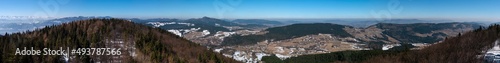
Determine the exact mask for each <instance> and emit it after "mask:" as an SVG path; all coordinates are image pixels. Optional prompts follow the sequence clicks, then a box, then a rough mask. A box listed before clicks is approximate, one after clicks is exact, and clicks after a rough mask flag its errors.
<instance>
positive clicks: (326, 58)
mask: <svg viewBox="0 0 500 63" xmlns="http://www.w3.org/2000/svg"><path fill="white" fill-rule="evenodd" d="M499 33H500V25H496V24H495V25H491V26H489V27H487V28H484V27H479V28H478V29H476V30H473V31H469V32H466V33H461V34H459V35H457V36H455V37H448V38H445V39H444V40H443V41H442V42H438V43H436V44H433V45H431V46H428V47H425V48H423V49H420V50H409V48H411V47H414V46H411V45H409V44H403V46H402V47H394V48H391V49H389V50H387V51H382V50H361V51H340V52H331V53H324V54H312V55H301V56H296V57H291V58H287V59H284V60H280V59H279V58H278V57H276V56H274V55H271V56H264V57H263V58H262V60H263V61H264V62H271V63H304V62H312V63H331V62H334V63H345V62H347V63H482V62H484V60H483V57H482V56H483V54H485V51H486V50H488V49H490V48H492V47H493V45H494V42H495V41H496V40H498V39H499V38H500V37H499V36H500V34H499Z"/></svg>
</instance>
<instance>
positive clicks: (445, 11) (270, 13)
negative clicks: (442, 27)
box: [0, 0, 500, 20]
mask: <svg viewBox="0 0 500 63" xmlns="http://www.w3.org/2000/svg"><path fill="white" fill-rule="evenodd" d="M391 3H392V4H393V5H391ZM394 3H396V4H394ZM499 6H500V0H0V9H1V10H0V16H33V15H35V16H50V17H67V16H113V17H126V18H131V17H139V18H159V17H164V18H200V17H203V16H208V17H215V18H228V19H231V18H233V19H236V18H377V16H381V15H384V16H386V15H390V16H391V17H390V18H448V19H494V20H498V19H500V17H499V16H500V7H499ZM381 11H389V12H386V13H384V12H381Z"/></svg>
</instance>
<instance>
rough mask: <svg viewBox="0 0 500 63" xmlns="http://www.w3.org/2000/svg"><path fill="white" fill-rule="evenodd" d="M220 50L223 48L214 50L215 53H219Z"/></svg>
mask: <svg viewBox="0 0 500 63" xmlns="http://www.w3.org/2000/svg"><path fill="white" fill-rule="evenodd" d="M221 50H224V48H219V49H214V51H215V52H220V51H221Z"/></svg>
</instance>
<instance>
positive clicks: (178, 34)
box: [167, 30, 182, 37]
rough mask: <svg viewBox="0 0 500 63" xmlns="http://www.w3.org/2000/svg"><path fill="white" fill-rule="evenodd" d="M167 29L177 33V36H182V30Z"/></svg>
mask: <svg viewBox="0 0 500 63" xmlns="http://www.w3.org/2000/svg"><path fill="white" fill-rule="evenodd" d="M167 31H168V32H171V33H174V34H175V35H177V36H181V37H182V33H181V31H179V30H167Z"/></svg>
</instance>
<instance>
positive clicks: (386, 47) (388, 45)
mask: <svg viewBox="0 0 500 63" xmlns="http://www.w3.org/2000/svg"><path fill="white" fill-rule="evenodd" d="M396 46H401V44H387V45H384V46H382V50H389V49H391V48H392V47H396Z"/></svg>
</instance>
